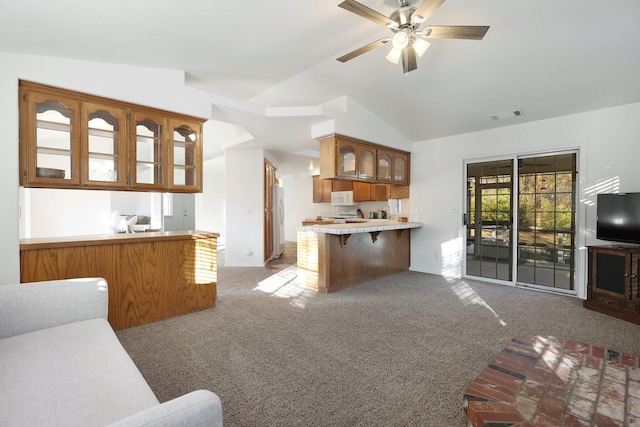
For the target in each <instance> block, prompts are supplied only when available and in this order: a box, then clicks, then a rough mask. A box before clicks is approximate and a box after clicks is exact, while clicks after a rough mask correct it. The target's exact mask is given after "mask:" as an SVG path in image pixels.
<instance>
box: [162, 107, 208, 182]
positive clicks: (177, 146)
mask: <svg viewBox="0 0 640 427" xmlns="http://www.w3.org/2000/svg"><path fill="white" fill-rule="evenodd" d="M169 133H170V135H171V138H170V144H169V158H170V161H169V164H171V165H172V167H171V168H170V170H169V188H170V189H173V190H178V191H180V190H184V191H190V192H199V191H202V171H201V168H199V167H198V165H200V164H202V160H201V159H202V141H201V139H202V136H201V135H202V125H201V124H200V123H197V122H186V121H181V120H175V119H171V120H169Z"/></svg>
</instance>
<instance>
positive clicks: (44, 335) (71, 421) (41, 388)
mask: <svg viewBox="0 0 640 427" xmlns="http://www.w3.org/2000/svg"><path fill="white" fill-rule="evenodd" d="M0 390H2V398H1V399H0V424H2V425H3V426H27V425H61V426H62V425H64V426H103V425H106V424H109V423H112V422H115V421H117V420H119V419H121V418H124V417H127V416H129V415H132V414H134V413H136V412H138V411H141V410H144V409H147V408H150V407H152V406H154V405H157V404H158V403H159V402H158V399H157V398H156V396H155V395H154V394H153V392H152V391H151V389H150V388H149V386H148V385H147V383H146V381H145V379H144V378H143V377H142V374H140V372H139V371H138V369H137V368H136V366H135V365H134V363H133V361H132V360H131V358H130V357H129V355H128V354H127V353H126V351H125V350H124V348H123V347H122V345H120V342H119V341H118V339H117V337H116V335H115V333H114V332H113V330H112V329H111V326H110V325H109V323H108V322H107V320H105V319H91V320H85V321H82V322H76V323H70V324H67V325H62V326H56V327H53V328H48V329H43V330H39V331H35V332H30V333H27V334H23V335H17V336H13V337H9V338H5V339H2V340H0Z"/></svg>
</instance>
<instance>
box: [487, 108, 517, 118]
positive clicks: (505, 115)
mask: <svg viewBox="0 0 640 427" xmlns="http://www.w3.org/2000/svg"><path fill="white" fill-rule="evenodd" d="M520 116H524V113H523V112H522V110H513V111H504V112H502V113H497V114H492V115H490V116H489V117H491V118H492V119H493V120H502V119H508V118H509V117H520Z"/></svg>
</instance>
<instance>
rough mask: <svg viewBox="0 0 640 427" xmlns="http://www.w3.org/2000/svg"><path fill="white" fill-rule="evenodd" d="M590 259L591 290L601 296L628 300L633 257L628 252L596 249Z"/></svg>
mask: <svg viewBox="0 0 640 427" xmlns="http://www.w3.org/2000/svg"><path fill="white" fill-rule="evenodd" d="M590 258H591V259H590V262H591V265H590V267H589V273H590V277H589V284H590V286H591V290H592V291H593V292H594V293H596V294H600V295H607V296H612V297H617V298H623V299H628V298H629V294H630V286H631V277H630V274H629V271H630V267H631V255H630V254H629V253H628V251H625V250H619V249H613V248H597V247H594V248H593V249H592V251H591V257H590Z"/></svg>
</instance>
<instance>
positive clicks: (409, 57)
mask: <svg viewBox="0 0 640 427" xmlns="http://www.w3.org/2000/svg"><path fill="white" fill-rule="evenodd" d="M417 68H418V61H417V60H416V51H415V50H413V46H407V47H405V48H404V49H403V50H402V70H403V71H404V73H405V74H407V73H408V72H409V71H413V70H415V69H417Z"/></svg>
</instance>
